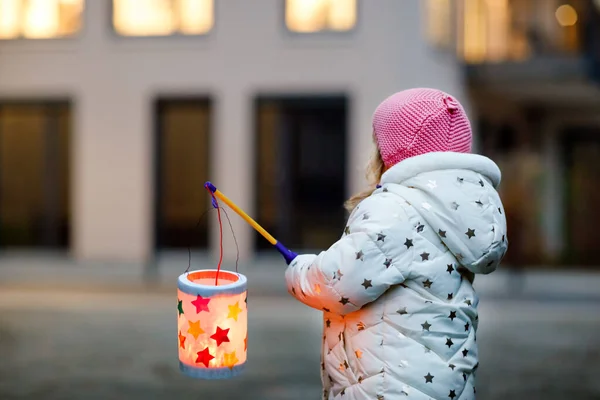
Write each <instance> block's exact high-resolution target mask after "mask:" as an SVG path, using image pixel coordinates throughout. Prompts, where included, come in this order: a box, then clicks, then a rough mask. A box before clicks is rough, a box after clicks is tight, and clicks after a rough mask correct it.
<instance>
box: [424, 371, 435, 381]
mask: <svg viewBox="0 0 600 400" xmlns="http://www.w3.org/2000/svg"><path fill="white" fill-rule="evenodd" d="M433 378H435V376H433V375H431V374H430V373H429V372H428V373H427V375H425V383H433Z"/></svg>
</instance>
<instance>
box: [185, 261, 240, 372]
mask: <svg viewBox="0 0 600 400" xmlns="http://www.w3.org/2000/svg"><path fill="white" fill-rule="evenodd" d="M217 274H218V279H217ZM246 285H247V281H246V277H245V276H244V275H242V274H238V273H234V272H229V271H223V270H221V271H218V270H199V271H192V272H189V273H184V274H182V275H181V276H179V279H178V282H177V287H178V290H177V297H178V298H177V313H178V317H177V318H178V323H177V327H178V346H179V368H180V369H181V371H182V372H183V373H184V374H186V375H188V376H191V377H194V378H203V379H223V378H231V377H234V376H237V375H239V374H240V373H241V372H242V370H243V368H244V365H245V364H246V351H247V344H248V311H247V289H246Z"/></svg>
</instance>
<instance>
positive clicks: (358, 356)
mask: <svg viewBox="0 0 600 400" xmlns="http://www.w3.org/2000/svg"><path fill="white" fill-rule="evenodd" d="M354 354H356V358H361V357H362V354H363V353H362V351H360V350H356V351H355V352H354Z"/></svg>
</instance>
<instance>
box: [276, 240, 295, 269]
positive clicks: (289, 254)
mask: <svg viewBox="0 0 600 400" xmlns="http://www.w3.org/2000/svg"><path fill="white" fill-rule="evenodd" d="M275 248H276V249H277V250H278V251H279V252H280V253H281V255H282V256H283V258H284V259H285V262H286V263H287V265H290V263H291V262H292V261H294V258H296V257H298V254H296V253H294V252H293V251H291V250H290V249H288V248H287V247H285V246H284V245H283V244H282V243H281V242H277V243H275Z"/></svg>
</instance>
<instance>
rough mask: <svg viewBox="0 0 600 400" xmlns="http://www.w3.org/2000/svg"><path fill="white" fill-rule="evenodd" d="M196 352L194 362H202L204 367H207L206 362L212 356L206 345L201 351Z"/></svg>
mask: <svg viewBox="0 0 600 400" xmlns="http://www.w3.org/2000/svg"><path fill="white" fill-rule="evenodd" d="M197 354H198V358H196V363H202V364H204V366H205V367H206V368H208V363H209V362H210V360H212V359H213V358H214V357H213V356H212V355H211V354H210V352H209V351H208V347H207V348H205V349H204V350H202V351H199V352H198V353H197Z"/></svg>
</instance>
